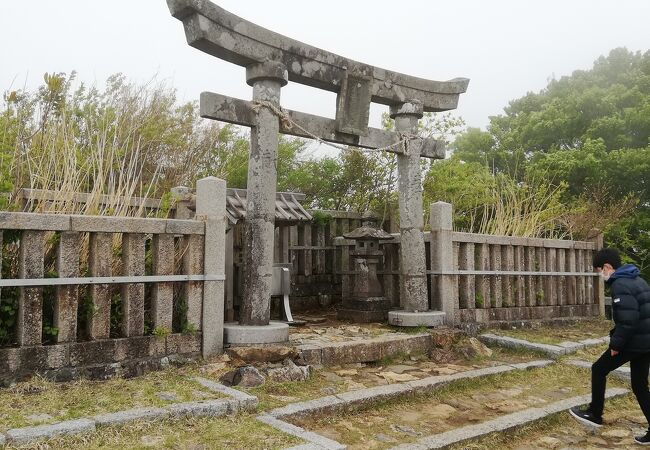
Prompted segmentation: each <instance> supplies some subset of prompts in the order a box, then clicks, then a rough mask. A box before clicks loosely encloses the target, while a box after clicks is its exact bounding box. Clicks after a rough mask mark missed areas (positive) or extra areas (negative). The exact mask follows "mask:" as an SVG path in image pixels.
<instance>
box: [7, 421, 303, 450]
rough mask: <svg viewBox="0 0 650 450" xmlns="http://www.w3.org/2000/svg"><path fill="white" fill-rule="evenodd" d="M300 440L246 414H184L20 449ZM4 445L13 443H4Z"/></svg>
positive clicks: (244, 445) (249, 446)
mask: <svg viewBox="0 0 650 450" xmlns="http://www.w3.org/2000/svg"><path fill="white" fill-rule="evenodd" d="M300 443H301V440H300V439H298V438H295V437H293V436H290V435H287V434H284V433H281V432H279V431H277V430H275V429H274V428H271V427H269V426H267V425H265V424H263V423H261V422H258V421H257V420H255V418H254V416H252V415H249V414H239V415H237V416H226V417H219V418H209V417H204V418H186V419H178V420H163V421H156V422H134V423H132V424H129V425H124V426H119V427H108V428H103V429H101V430H100V431H97V432H94V433H89V434H83V435H77V436H70V437H61V438H55V439H51V440H48V441H47V442H43V443H39V444H35V445H33V446H31V447H26V446H21V447H20V448H21V449H25V448H34V449H46V448H47V449H48V450H63V449H71V448H83V449H85V450H98V449H111V450H112V449H117V450H126V449H145V448H146V449H151V448H172V449H194V450H199V449H201V450H204V449H205V450H207V449H237V450H244V449H245V450H262V449H269V450H270V449H281V448H285V447H290V446H293V445H298V444H300ZM6 448H7V449H9V448H13V447H6Z"/></svg>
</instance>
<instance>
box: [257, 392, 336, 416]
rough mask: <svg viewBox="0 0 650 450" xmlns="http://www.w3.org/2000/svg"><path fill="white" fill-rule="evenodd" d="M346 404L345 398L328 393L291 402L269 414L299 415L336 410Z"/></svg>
mask: <svg viewBox="0 0 650 450" xmlns="http://www.w3.org/2000/svg"><path fill="white" fill-rule="evenodd" d="M345 405H346V402H345V400H343V399H341V398H339V397H337V396H335V395H328V396H326V397H319V398H315V399H313V400H308V401H306V402H298V403H291V404H289V405H286V406H282V407H280V408H275V409H274V410H272V411H271V412H270V413H269V415H271V416H273V417H298V416H304V415H309V414H315V413H321V412H324V411H331V410H335V409H338V408H340V407H343V406H345Z"/></svg>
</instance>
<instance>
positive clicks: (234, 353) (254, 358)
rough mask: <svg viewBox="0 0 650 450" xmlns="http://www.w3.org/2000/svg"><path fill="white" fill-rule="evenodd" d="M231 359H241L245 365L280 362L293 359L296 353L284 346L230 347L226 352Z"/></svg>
mask: <svg viewBox="0 0 650 450" xmlns="http://www.w3.org/2000/svg"><path fill="white" fill-rule="evenodd" d="M226 353H227V354H228V356H230V357H231V358H236V359H241V360H242V361H244V362H246V363H253V362H271V363H274V362H280V361H284V360H285V359H287V358H290V359H293V358H295V357H297V356H298V352H297V351H296V350H295V349H294V348H292V347H288V346H284V345H264V346H250V347H231V348H229V349H228V350H227V352H226Z"/></svg>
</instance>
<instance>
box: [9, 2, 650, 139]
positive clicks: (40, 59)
mask: <svg viewBox="0 0 650 450" xmlns="http://www.w3.org/2000/svg"><path fill="white" fill-rule="evenodd" d="M217 3H218V4H219V5H220V6H222V7H224V8H226V9H228V10H229V11H231V12H233V13H235V14H237V15H239V16H241V17H243V18H245V19H247V20H250V21H253V22H255V23H257V24H259V25H261V26H264V27H266V28H269V29H271V30H273V31H276V32H279V33H281V34H284V35H286V36H289V37H292V38H294V39H298V40H300V41H303V42H306V43H309V44H311V45H314V46H317V47H320V48H323V49H325V50H329V51H333V52H335V53H338V54H340V55H342V56H345V57H348V58H352V59H355V60H357V61H361V62H364V63H368V64H372V65H376V66H379V67H382V68H386V69H391V70H395V71H398V72H403V73H406V74H410V75H415V76H419V77H423V78H428V79H433V80H447V79H451V78H454V77H467V78H470V80H471V81H470V84H469V89H468V91H467V93H466V94H464V95H462V96H461V98H460V104H459V108H458V110H457V113H458V114H459V115H461V116H462V117H463V118H464V119H465V120H466V121H467V123H468V125H469V126H475V127H483V128H484V127H485V126H486V125H487V123H488V117H489V116H490V115H496V114H500V113H501V112H502V111H503V107H504V106H506V105H507V104H508V101H510V100H512V99H515V98H517V97H520V96H522V95H524V94H525V93H526V92H528V91H539V90H540V89H542V88H544V87H545V86H546V84H547V82H548V80H549V79H550V78H552V77H556V78H559V77H561V76H563V75H568V74H570V73H571V72H572V71H573V70H575V69H589V68H590V67H591V65H592V63H593V61H594V60H595V59H596V58H597V57H598V56H600V55H603V54H607V53H608V52H609V51H610V50H611V49H613V48H615V47H620V46H625V47H627V48H628V49H630V50H634V51H638V50H640V51H642V52H645V51H647V50H648V49H649V48H650V27H649V25H648V24H649V21H650V1H648V0H608V1H605V0H535V1H532V0H528V1H522V0H490V1H485V0H453V1H452V0H445V1H439V0H430V1H401V2H398V1H394V0H393V1H384V0H373V1H370V0H357V1H352V0H346V1H343V0H327V1H320V2H317V1H305V0H302V1H299V0H275V1H262V0H259V1H258V0H248V1H243V0H239V1H237V0H222V1H218V2H217ZM0 50H1V51H0V90H2V91H5V90H7V89H9V87H10V86H11V85H12V83H13V89H16V88H22V87H23V86H27V87H28V88H33V87H35V86H37V85H38V84H39V83H40V82H41V81H42V76H43V73H45V72H67V73H69V72H70V71H72V70H76V71H77V72H78V79H79V80H82V81H84V82H86V83H90V84H92V83H96V84H98V85H100V86H101V85H102V84H103V81H104V80H105V79H106V78H107V76H108V75H110V74H113V73H116V72H122V73H124V74H125V75H126V76H127V77H128V78H129V79H132V80H137V81H146V80H149V79H151V77H152V76H154V75H155V74H158V78H159V79H162V80H165V81H167V82H168V83H169V84H170V85H172V86H174V87H176V88H177V89H178V94H179V98H180V99H181V100H196V99H198V96H199V93H200V92H201V91H204V90H207V91H213V92H218V93H222V94H226V95H230V96H233V97H238V98H244V99H250V98H251V94H252V91H251V88H250V87H249V86H247V85H246V82H245V71H244V69H243V68H241V67H239V66H235V65H232V64H230V63H226V62H224V61H221V60H219V59H217V58H214V57H212V56H209V55H207V54H204V53H202V52H200V51H199V50H196V49H194V48H192V47H190V46H188V45H187V43H186V41H185V34H184V32H183V27H182V24H181V22H180V21H178V20H176V19H174V18H173V17H171V15H170V14H169V11H168V9H167V6H166V3H165V1H164V0H110V1H108V0H103V1H99V0H56V1H54V0H49V1H47V0H30V1H10V0H0ZM282 104H283V106H284V107H287V108H291V109H295V110H299V111H304V112H310V113H315V114H319V115H324V116H328V117H334V111H335V95H334V94H332V93H329V92H324V91H320V90H317V89H314V88H308V87H305V86H301V85H298V84H296V83H290V84H289V85H288V86H287V87H286V88H284V89H283V91H282ZM385 110H386V107H384V106H381V105H374V106H373V108H372V109H371V111H372V115H371V124H372V125H373V126H378V125H379V117H380V114H381V112H382V111H385Z"/></svg>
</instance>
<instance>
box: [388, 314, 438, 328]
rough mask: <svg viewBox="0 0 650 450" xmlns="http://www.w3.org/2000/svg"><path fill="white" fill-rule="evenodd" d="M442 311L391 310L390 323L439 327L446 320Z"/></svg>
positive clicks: (399, 325) (403, 325)
mask: <svg viewBox="0 0 650 450" xmlns="http://www.w3.org/2000/svg"><path fill="white" fill-rule="evenodd" d="M445 315H446V314H445V313H444V312H442V311H421V312H411V311H390V312H389V313H388V323H389V324H390V325H395V326H398V327H422V326H424V327H439V326H442V325H443V324H444V322H445Z"/></svg>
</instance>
